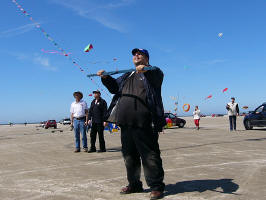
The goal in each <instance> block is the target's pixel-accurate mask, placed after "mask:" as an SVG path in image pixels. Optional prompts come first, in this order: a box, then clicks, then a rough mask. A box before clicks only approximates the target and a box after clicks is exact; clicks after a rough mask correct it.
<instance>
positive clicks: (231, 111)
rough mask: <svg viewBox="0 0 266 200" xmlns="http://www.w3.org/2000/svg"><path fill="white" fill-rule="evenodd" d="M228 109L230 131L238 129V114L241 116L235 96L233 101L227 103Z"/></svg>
mask: <svg viewBox="0 0 266 200" xmlns="http://www.w3.org/2000/svg"><path fill="white" fill-rule="evenodd" d="M226 109H227V111H228V116H229V122H230V131H233V130H234V131H236V116H239V107H238V103H236V102H235V97H232V98H231V102H229V103H228V104H226Z"/></svg>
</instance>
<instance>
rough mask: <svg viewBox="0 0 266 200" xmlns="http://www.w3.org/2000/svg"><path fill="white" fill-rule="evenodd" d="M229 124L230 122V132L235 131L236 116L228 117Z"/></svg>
mask: <svg viewBox="0 0 266 200" xmlns="http://www.w3.org/2000/svg"><path fill="white" fill-rule="evenodd" d="M229 122H230V131H232V130H233V129H234V130H236V116H235V115H233V116H229Z"/></svg>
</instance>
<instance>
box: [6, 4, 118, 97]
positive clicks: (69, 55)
mask: <svg viewBox="0 0 266 200" xmlns="http://www.w3.org/2000/svg"><path fill="white" fill-rule="evenodd" d="M10 1H12V2H13V3H14V4H15V5H16V7H17V8H18V9H19V10H20V11H21V12H22V14H23V15H24V16H25V17H27V18H28V19H29V20H30V21H31V22H32V23H33V24H34V25H35V27H36V28H37V29H38V30H40V31H41V33H42V34H43V35H44V36H45V37H46V38H47V39H48V40H49V41H50V42H51V43H52V44H53V45H54V47H55V48H56V49H57V50H58V51H56V50H44V49H42V51H43V53H49V54H59V55H63V56H64V57H66V58H68V60H70V62H71V63H72V64H73V65H74V66H76V67H77V68H78V69H79V70H80V71H81V72H82V73H84V74H85V70H84V69H83V67H82V66H81V65H80V64H79V61H78V60H77V59H76V58H74V57H73V56H72V53H70V52H67V51H66V50H65V49H63V48H62V47H61V45H60V44H59V43H58V42H56V41H55V40H54V38H52V36H51V35H50V34H48V33H47V32H46V31H45V29H44V28H43V27H42V26H41V24H40V23H38V22H37V21H36V20H35V19H34V18H33V17H32V15H31V14H29V13H28V12H27V11H26V10H25V9H24V8H23V7H22V6H21V4H19V3H18V2H17V0H10ZM92 49H93V46H92V44H88V45H87V46H86V47H85V49H84V52H89V51H91V50H92ZM116 60H117V59H116V58H114V59H113V61H116ZM104 62H108V61H104ZM96 63H103V61H101V62H94V63H93V62H92V63H90V64H96ZM87 77H88V76H87ZM88 78H89V79H90V80H91V82H92V83H93V84H95V85H96V87H97V88H98V89H99V90H100V91H102V92H104V93H105V94H106V95H107V96H109V97H110V98H111V96H110V94H109V93H108V92H107V91H106V90H104V89H102V88H101V87H100V85H99V84H98V83H97V82H96V81H94V80H93V79H92V78H91V77H88Z"/></svg>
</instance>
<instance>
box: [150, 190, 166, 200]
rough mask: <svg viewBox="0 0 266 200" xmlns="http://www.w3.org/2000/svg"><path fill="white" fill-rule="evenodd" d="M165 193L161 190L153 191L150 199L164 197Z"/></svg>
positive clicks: (154, 199)
mask: <svg viewBox="0 0 266 200" xmlns="http://www.w3.org/2000/svg"><path fill="white" fill-rule="evenodd" d="M163 196H164V193H163V192H161V191H152V192H151V194H150V200H156V199H162V198H163Z"/></svg>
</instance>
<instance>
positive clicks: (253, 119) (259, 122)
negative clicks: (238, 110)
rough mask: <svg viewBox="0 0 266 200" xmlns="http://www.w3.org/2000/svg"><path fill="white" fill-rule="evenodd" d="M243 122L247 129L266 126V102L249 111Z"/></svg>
mask: <svg viewBox="0 0 266 200" xmlns="http://www.w3.org/2000/svg"><path fill="white" fill-rule="evenodd" d="M243 122H244V126H245V128H246V130H251V129H253V127H254V126H256V127H266V102H265V103H263V104H262V105H260V106H259V107H257V108H256V109H255V110H254V111H251V112H249V113H248V114H247V115H246V116H245V117H244V121H243Z"/></svg>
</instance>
